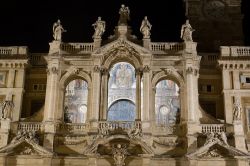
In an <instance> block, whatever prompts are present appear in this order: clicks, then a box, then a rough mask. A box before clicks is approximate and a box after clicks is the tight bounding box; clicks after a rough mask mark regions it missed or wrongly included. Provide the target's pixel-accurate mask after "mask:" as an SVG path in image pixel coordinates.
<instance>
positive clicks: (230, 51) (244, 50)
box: [221, 46, 250, 57]
mask: <svg viewBox="0 0 250 166" xmlns="http://www.w3.org/2000/svg"><path fill="white" fill-rule="evenodd" d="M221 55H222V56H236V57H237V56H250V47H240V46H230V47H227V46H222V47H221Z"/></svg>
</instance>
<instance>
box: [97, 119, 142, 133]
mask: <svg viewBox="0 0 250 166" xmlns="http://www.w3.org/2000/svg"><path fill="white" fill-rule="evenodd" d="M133 128H138V129H141V122H140V121H102V122H99V129H100V130H102V129H106V130H110V131H115V130H124V131H126V130H128V129H133Z"/></svg>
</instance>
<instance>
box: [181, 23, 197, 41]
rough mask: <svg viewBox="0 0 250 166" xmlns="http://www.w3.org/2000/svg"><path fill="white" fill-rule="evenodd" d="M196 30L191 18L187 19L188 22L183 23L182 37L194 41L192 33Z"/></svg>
mask: <svg viewBox="0 0 250 166" xmlns="http://www.w3.org/2000/svg"><path fill="white" fill-rule="evenodd" d="M194 31H195V30H194V29H193V28H192V26H191V25H190V23H189V20H186V23H185V24H183V25H182V27H181V39H182V40H184V41H185V42H186V41H193V38H192V33H193V32H194Z"/></svg>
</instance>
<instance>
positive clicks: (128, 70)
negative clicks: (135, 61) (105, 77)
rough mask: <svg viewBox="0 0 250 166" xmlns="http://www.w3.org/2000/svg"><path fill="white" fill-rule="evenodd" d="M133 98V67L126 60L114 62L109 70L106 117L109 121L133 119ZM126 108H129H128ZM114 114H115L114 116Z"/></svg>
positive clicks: (134, 81)
mask: <svg viewBox="0 0 250 166" xmlns="http://www.w3.org/2000/svg"><path fill="white" fill-rule="evenodd" d="M135 98H136V78H135V69H134V67H133V66H132V65H131V64H129V63H126V62H120V63H116V64H115V65H114V66H113V67H112V68H111V70H110V78H109V83H108V107H109V109H108V113H107V115H108V117H107V119H108V120H110V121H116V120H121V121H125V120H126V121H127V120H135V104H134V103H135ZM128 108H129V109H131V110H128ZM115 109H117V110H115ZM114 114H116V115H115V116H114ZM117 114H119V115H117ZM132 115H133V116H132Z"/></svg>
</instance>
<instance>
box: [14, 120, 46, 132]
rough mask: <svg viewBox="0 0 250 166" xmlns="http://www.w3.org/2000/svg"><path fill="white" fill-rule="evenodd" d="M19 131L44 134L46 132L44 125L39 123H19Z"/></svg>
mask: <svg viewBox="0 0 250 166" xmlns="http://www.w3.org/2000/svg"><path fill="white" fill-rule="evenodd" d="M17 129H18V130H23V131H37V132H42V131H43V130H44V127H43V124H42V123H39V122H19V123H18V125H17Z"/></svg>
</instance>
